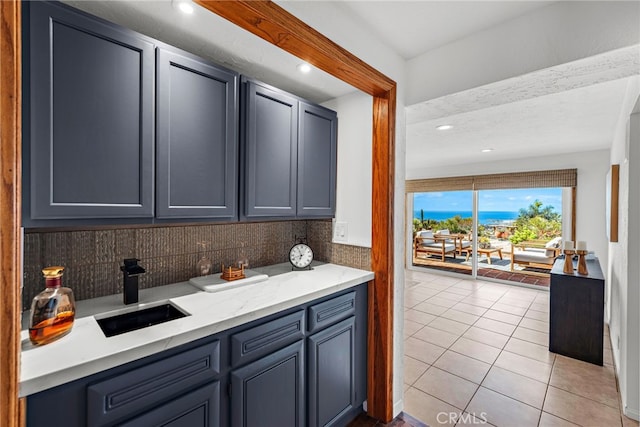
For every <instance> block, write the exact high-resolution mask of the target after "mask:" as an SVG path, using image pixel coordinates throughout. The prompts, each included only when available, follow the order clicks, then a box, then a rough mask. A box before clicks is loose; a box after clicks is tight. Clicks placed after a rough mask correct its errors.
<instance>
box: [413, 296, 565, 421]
mask: <svg viewBox="0 0 640 427" xmlns="http://www.w3.org/2000/svg"><path fill="white" fill-rule="evenodd" d="M453 286H455V284H454V285H451V286H449V287H447V288H445V289H442V290H440V291H439V292H438V293H436V294H434V295H432V296H430V297H427V298H426V299H424V300H423V301H421V302H427V301H428V300H429V299H430V298H432V297H434V296H437V295H438V294H440V293H441V292H445V291H446V290H447V289H450V288H451V287H453ZM478 289H480V287H479V288H478ZM472 294H473V293H472ZM472 294H470V295H467V296H465V297H464V298H461V299H459V300H457V301H454V300H451V301H454V302H455V304H454V305H452V306H450V307H444V308H445V309H446V310H444V311H443V312H442V313H440V314H437V315H436V314H432V313H427V314H429V315H432V316H434V319H432V320H431V321H430V322H429V323H427V324H426V325H424V326H423V327H422V328H420V329H419V330H422V329H424V327H425V326H429V325H430V324H431V323H433V322H434V321H435V320H437V319H438V318H443V319H446V320H451V321H454V322H457V321H456V320H454V319H449V318H447V317H443V316H442V314H444V313H445V312H447V311H449V310H452V309H453V307H454V306H455V305H457V304H459V303H461V302H463V300H465V299H467V298H468V297H469V296H472ZM506 294H507V292H504V293H502V295H501V297H500V298H498V299H497V300H495V301H493V302H492V304H491V305H490V306H489V307H488V308H487V307H481V306H476V307H480V308H481V309H484V310H485V311H484V313H483V314H482V315H480V316H478V315H476V314H474V313H467V314H470V315H474V316H477V317H478V318H477V319H476V320H475V321H474V322H473V323H472V324H466V323H464V322H458V323H460V324H464V325H465V326H467V328H466V329H465V330H464V331H463V332H462V333H461V334H454V335H458V338H457V339H456V340H455V341H454V342H453V343H452V344H451V345H449V346H448V347H441V346H438V345H437V344H434V343H430V344H433V345H436V346H438V347H441V348H444V349H445V351H444V352H443V353H441V354H440V356H438V358H436V359H435V360H434V361H433V363H431V364H427V369H426V370H425V372H424V373H422V375H424V374H425V373H426V372H427V371H428V370H429V369H431V368H432V367H435V368H437V369H440V370H442V371H443V372H447V373H448V374H450V375H454V376H456V377H459V378H461V379H463V380H466V381H469V380H468V379H466V378H463V377H460V376H459V375H456V374H454V373H452V372H449V371H447V370H446V369H442V368H439V367H437V366H435V364H436V363H437V362H438V360H440V358H442V357H443V355H444V354H445V353H446V352H447V351H452V352H454V353H457V354H460V355H463V356H465V357H470V358H472V359H474V360H478V361H480V362H482V363H487V362H485V361H483V360H480V359H476V358H475V357H472V356H469V355H464V354H462V353H458V352H456V351H455V350H452V349H451V347H452V346H453V345H455V343H456V342H458V341H459V339H460V338H462V337H463V335H464V334H465V333H467V332H468V331H469V329H470V328H471V327H473V326H474V325H475V324H476V323H477V322H478V321H479V320H480V319H481V318H485V319H489V320H494V321H496V322H500V323H505V324H509V323H506V322H501V321H499V320H495V319H490V318H488V317H484V314H486V312H487V311H489V310H491V309H492V308H493V307H494V306H495V305H496V304H498V303H500V300H501V299H502V298H503V297H505V296H506ZM441 298H445V297H441ZM536 298H537V296H536ZM536 298H534V299H532V300H531V301H529V303H528V305H527V307H523V308H525V311H524V313H523V314H522V315H515V316H517V317H519V320H518V323H517V324H516V325H512V324H509V325H511V326H515V328H514V329H513V332H512V333H511V334H509V335H506V334H500V333H498V332H496V331H491V330H488V329H485V328H482V327H480V326H477V327H478V328H480V329H483V330H486V331H488V332H493V333H498V334H500V335H503V336H506V337H507V342H506V343H505V346H506V345H507V343H508V342H509V340H511V338H515V337H514V336H513V334H514V333H515V331H516V329H517V328H518V327H520V326H522V325H521V323H522V322H523V320H524V319H525V316H526V314H527V312H528V311H529V310H530V309H531V306H532V305H533V304H534V302H535V301H536ZM445 299H447V298H445ZM465 303H466V304H468V305H472V306H475V305H474V304H471V303H467V302H465ZM502 303H503V304H508V302H507V303H505V302H502ZM418 304H420V303H418ZM416 305H417V304H416ZM434 305H437V304H434ZM414 307H415V306H414ZM410 309H413V307H412V308H410ZM453 310H455V309H453ZM418 311H420V310H418ZM458 311H461V312H463V311H462V310H458ZM497 311H500V310H497ZM534 311H535V310H534ZM501 312H502V311H501ZM505 313H507V314H511V315H513V313H508V312H505ZM532 320H537V319H532ZM522 327H523V328H525V329H528V330H532V331H534V332H541V331H537V330H535V329H530V328H526V327H524V326H522ZM432 328H433V329H437V330H439V331H442V332H445V333H449V334H453V333H452V332H450V331H445V330H442V329H439V328H435V327H432ZM419 330H418V331H419ZM418 331H416V332H414V334H412V335H411V336H413V335H415V334H416V333H417V332H418ZM415 338H416V339H420V338H417V337H415ZM467 339H469V340H471V341H474V342H477V343H480V344H484V345H487V346H490V345H489V344H486V343H482V342H480V341H476V340H474V339H472V338H467ZM523 341H525V342H530V343H532V344H536V345H539V344H538V343H534V342H531V341H528V340H523ZM505 346H503V347H502V348H498V347H494V346H490V347H492V348H498V350H499V353H498V356H497V357H496V358H495V359H494V361H493V362H492V363H490V364H489V365H490V367H489V370H487V373H486V374H485V375H484V376H483V378H482V380H481V382H480V384H477V383H475V382H473V381H470V382H471V383H472V384H475V385H477V386H478V387H477V388H476V391H475V392H474V394H473V395H472V397H471V399H470V400H469V402H468V403H467V405H466V406H465V408H464V409H462V411H463V412H466V409H467V408H468V406H469V404H470V402H471V401H472V400H473V397H474V396H475V395H476V393H477V392H478V390H479V389H480V387H483V385H482V383H483V382H484V380H485V379H486V377H487V375H488V373H489V372H490V370H491V368H493V367H494V366H496V365H495V362H496V360H497V359H498V357H499V356H500V355H501V354H502V353H503V352H504V351H506V350H505V349H504V347H505ZM508 353H510V352H508ZM513 354H516V355H518V354H517V353H513ZM518 356H522V355H518ZM408 357H410V356H408ZM522 357H526V356H522ZM531 360H536V359H531ZM423 363H424V362H423ZM542 363H544V362H542ZM554 363H555V358H554ZM502 369H505V368H502ZM505 370H507V371H509V372H513V371H510V370H509V369H505ZM513 373H514V374H516V375H522V374H519V373H517V372H513ZM422 375H420V377H421V376H422ZM550 376H551V375H549V378H548V379H547V390H548V382H549V381H550ZM420 377H418V379H419V378H420ZM525 377H526V376H525ZM526 378H529V377H526ZM418 379H416V381H414V383H413V384H415V382H417V381H418ZM533 380H535V379H533ZM535 381H537V380H535ZM413 384H409V387H413V388H415V389H417V390H420V391H421V392H423V393H426V392H424V391H423V390H421V389H419V388H418V387H414V385H413ZM542 384H544V383H542ZM485 388H486V389H488V390H492V389H490V388H488V387H485ZM547 390H545V398H546V391H547ZM492 391H494V392H496V393H498V394H501V395H503V396H505V397H507V398H510V399H513V400H515V401H517V402H520V403H522V404H525V405H527V406H529V407H532V408H534V409H536V410H538V408H535V407H533V406H532V405H529V404H527V403H525V402H522V401H520V400H518V399H514V398H513V397H511V396H507V395H504V394H502V393H500V392H497V391H495V390H492ZM426 394H427V395H429V396H432V395H430V394H429V393H426ZM432 397H433V398H435V399H437V400H440V401H442V402H444V403H447V404H450V403H448V402H445V401H444V400H442V399H439V398H437V397H436V396H432ZM450 405H451V404H450ZM543 405H544V400H543ZM451 406H453V407H455V405H451ZM542 412H543V410H542V409H540V413H541V414H542ZM540 416H541V415H540ZM539 420H540V418H539Z"/></svg>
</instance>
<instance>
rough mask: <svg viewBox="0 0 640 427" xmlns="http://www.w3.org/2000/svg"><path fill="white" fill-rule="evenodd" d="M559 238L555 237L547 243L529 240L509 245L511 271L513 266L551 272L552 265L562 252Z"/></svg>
mask: <svg viewBox="0 0 640 427" xmlns="http://www.w3.org/2000/svg"><path fill="white" fill-rule="evenodd" d="M560 243H561V238H560V237H556V238H554V239H552V240H549V241H548V242H545V241H543V240H529V241H525V242H521V243H518V244H513V243H512V244H511V271H514V266H515V264H518V265H522V266H530V267H535V268H541V269H544V270H549V271H550V270H551V268H552V267H553V263H554V261H555V260H556V258H557V257H558V255H560V252H562V250H561V248H560Z"/></svg>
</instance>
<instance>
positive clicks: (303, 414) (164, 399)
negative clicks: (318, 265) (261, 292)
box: [27, 284, 367, 427]
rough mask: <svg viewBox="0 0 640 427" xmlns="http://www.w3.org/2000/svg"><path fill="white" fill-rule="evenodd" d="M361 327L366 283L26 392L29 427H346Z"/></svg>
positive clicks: (363, 354) (357, 384)
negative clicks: (42, 389)
mask: <svg viewBox="0 0 640 427" xmlns="http://www.w3.org/2000/svg"><path fill="white" fill-rule="evenodd" d="M311 318H313V319H314V320H313V321H309V322H307V319H311ZM366 331H367V285H366V284H362V285H359V286H356V287H354V288H351V289H349V290H346V291H342V292H338V293H336V294H333V295H330V296H327V297H324V298H320V299H318V300H314V301H311V302H308V303H306V304H302V305H299V306H297V307H293V308H290V309H288V310H285V311H282V312H280V313H275V314H273V315H270V316H267V317H265V318H262V319H259V320H255V321H253V322H250V323H246V324H244V325H240V326H237V327H235V328H232V329H230V330H227V331H223V332H220V333H218V334H215V335H211V336H209V337H205V338H202V339H200V340H197V341H194V342H191V343H188V344H185V345H183V346H180V347H177V348H174V349H170V350H166V351H164V352H161V353H157V354H154V355H152V356H149V357H146V358H144V359H140V360H136V361H133V362H130V363H127V364H125V365H121V366H118V367H115V368H112V369H109V370H106V371H102V372H98V373H96V374H93V375H90V376H88V377H84V378H80V379H77V380H75V381H72V382H70V383H67V384H63V385H60V386H58V387H54V388H51V389H48V390H44V391H41V392H39V393H36V394H33V395H31V396H28V397H27V426H28V427H41V426H42V427H50V426H58V425H60V426H62V425H64V426H65V427H113V426H131V427H133V426H135V427H155V426H171V427H182V426H184V427H219V426H225V427H227V426H229V427H272V426H273V427H306V426H333V427H335V426H345V425H347V424H348V423H349V422H350V421H352V420H353V419H354V418H355V417H356V416H357V415H358V413H359V412H361V411H362V403H363V401H364V399H365V397H366V389H367V383H366V373H367V349H366V344H367V332H366ZM51 408H56V410H52V409H51Z"/></svg>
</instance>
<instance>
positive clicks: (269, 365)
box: [231, 340, 305, 427]
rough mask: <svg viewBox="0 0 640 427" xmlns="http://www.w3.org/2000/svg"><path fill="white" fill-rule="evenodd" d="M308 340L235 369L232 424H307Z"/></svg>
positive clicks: (278, 426) (246, 426) (265, 426)
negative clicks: (304, 374) (305, 371)
mask: <svg viewBox="0 0 640 427" xmlns="http://www.w3.org/2000/svg"><path fill="white" fill-rule="evenodd" d="M303 343H304V341H302V340H300V341H298V342H297V343H294V344H291V345H289V346H288V347H285V348H283V349H282V350H279V351H276V352H274V353H272V354H270V355H269V356H266V357H263V358H262V359H259V360H257V361H255V362H253V363H251V364H249V365H247V366H245V367H244V368H240V369H237V370H235V371H232V372H231V425H233V426H242V427H281V426H290V427H294V426H300V427H302V426H304V425H305V424H304V414H305V405H304V379H303V372H304V370H303V367H304V365H303V358H304V345H303Z"/></svg>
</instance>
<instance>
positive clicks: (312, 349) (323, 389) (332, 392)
mask: <svg viewBox="0 0 640 427" xmlns="http://www.w3.org/2000/svg"><path fill="white" fill-rule="evenodd" d="M355 326H356V323H355V318H354V317H350V318H348V319H346V320H343V321H342V322H340V323H338V324H336V325H333V326H330V327H328V328H327V329H325V330H323V331H321V332H318V333H317V334H315V335H312V336H311V337H309V339H308V349H309V356H308V357H309V358H308V360H309V366H307V372H308V374H309V384H308V388H307V389H308V392H309V426H310V427H316V426H328V425H334V423H335V422H337V421H339V420H341V417H342V416H343V415H345V414H346V413H348V412H349V411H351V410H352V409H353V408H354V407H355V406H356V369H357V367H356V365H355Z"/></svg>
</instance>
